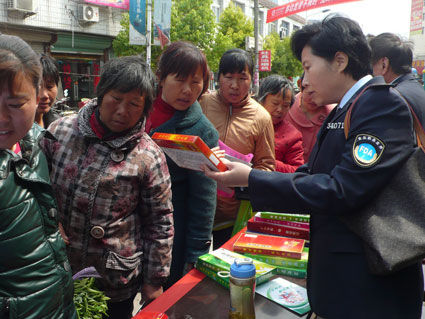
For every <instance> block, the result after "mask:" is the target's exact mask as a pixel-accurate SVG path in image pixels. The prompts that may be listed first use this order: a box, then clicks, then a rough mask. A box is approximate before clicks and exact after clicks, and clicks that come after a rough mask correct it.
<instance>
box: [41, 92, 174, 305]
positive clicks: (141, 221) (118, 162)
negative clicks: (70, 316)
mask: <svg viewBox="0 0 425 319" xmlns="http://www.w3.org/2000/svg"><path fill="white" fill-rule="evenodd" d="M96 107H97V102H96V100H93V101H92V102H91V103H89V104H87V105H86V106H85V107H84V108H82V109H81V110H80V112H79V113H78V114H76V115H72V116H68V117H63V118H61V119H59V120H58V121H56V122H53V123H52V124H51V125H50V126H49V130H50V131H51V132H52V133H53V135H55V136H56V138H57V141H56V142H53V143H52V142H49V141H46V143H45V145H44V148H45V150H46V154H47V156H48V158H49V160H50V162H51V174H50V176H51V179H52V186H53V188H54V190H55V193H56V199H57V202H58V206H59V210H60V213H61V221H62V223H63V226H64V229H65V232H66V233H67V235H68V236H69V238H70V244H69V246H68V256H69V258H70V261H71V266H72V269H73V271H74V272H77V271H79V270H81V269H82V268H85V267H88V266H94V267H96V269H97V271H98V272H99V273H100V274H101V275H102V280H100V285H101V286H100V287H99V288H101V289H103V290H104V291H105V293H106V294H107V295H108V296H109V297H111V298H112V300H113V301H120V300H124V299H127V298H130V297H131V296H132V295H133V294H135V293H136V292H137V290H138V289H139V288H140V281H141V280H142V277H143V281H144V282H145V283H149V284H158V285H159V284H162V283H163V282H164V281H165V280H166V278H167V277H168V274H169V267H170V263H171V247H172V241H173V234H174V229H173V217H172V204H171V185H170V184H171V183H170V176H169V173H168V168H167V164H166V160H165V156H164V154H163V153H162V151H161V150H160V149H159V147H158V146H157V145H156V144H155V143H154V142H153V141H152V140H151V139H150V137H149V136H148V135H147V134H146V133H144V132H143V125H142V123H139V124H137V125H136V126H135V127H134V128H133V129H132V130H131V131H130V132H129V133H128V134H127V135H124V136H121V137H117V138H115V139H113V140H108V141H105V140H100V139H99V138H98V137H97V136H96V135H95V134H94V132H93V131H92V129H91V127H90V124H89V119H90V116H91V115H92V113H93V111H94V109H95V108H96ZM95 226H97V227H96V228H93V227H95ZM99 227H100V228H101V229H99ZM94 229H97V230H98V232H97V233H94V232H93V231H94ZM102 229H103V231H104V234H102ZM99 232H100V236H99ZM141 274H143V276H142V275H141Z"/></svg>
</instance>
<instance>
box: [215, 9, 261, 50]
mask: <svg viewBox="0 0 425 319" xmlns="http://www.w3.org/2000/svg"><path fill="white" fill-rule="evenodd" d="M218 33H219V34H221V35H223V36H226V37H228V38H230V39H231V41H232V43H233V45H234V47H235V48H240V49H245V37H247V36H251V37H252V36H254V23H253V22H252V20H251V19H249V18H248V17H247V16H245V14H244V13H243V11H242V9H241V8H239V7H236V6H235V5H234V4H233V2H230V3H229V6H228V7H227V8H226V9H224V11H223V13H222V14H221V16H220V22H219V24H218Z"/></svg>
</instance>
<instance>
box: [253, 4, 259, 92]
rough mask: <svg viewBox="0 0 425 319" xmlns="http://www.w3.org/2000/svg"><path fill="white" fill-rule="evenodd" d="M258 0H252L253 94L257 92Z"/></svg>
mask: <svg viewBox="0 0 425 319" xmlns="http://www.w3.org/2000/svg"><path fill="white" fill-rule="evenodd" d="M258 31H259V30H258V0H254V39H255V42H254V43H255V45H254V56H255V57H254V86H253V91H254V94H257V93H258V87H259V78H260V76H259V73H258Z"/></svg>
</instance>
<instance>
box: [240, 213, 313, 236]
mask: <svg viewBox="0 0 425 319" xmlns="http://www.w3.org/2000/svg"><path fill="white" fill-rule="evenodd" d="M247 228H248V230H249V231H253V232H258V233H264V234H271V235H278V236H286V237H294V238H301V239H307V240H308V239H309V237H310V231H309V230H308V229H305V228H299V227H293V226H287V225H280V224H274V223H269V222H264V221H258V220H255V217H252V218H251V219H249V220H248V224H247Z"/></svg>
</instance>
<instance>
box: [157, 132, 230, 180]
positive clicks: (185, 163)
mask: <svg viewBox="0 0 425 319" xmlns="http://www.w3.org/2000/svg"><path fill="white" fill-rule="evenodd" d="M152 139H153V140H154V141H155V142H156V143H157V144H158V145H159V146H160V147H161V149H162V150H163V151H164V153H165V154H167V155H168V156H169V157H170V158H171V159H172V160H173V161H174V162H175V163H176V164H177V165H178V166H180V167H183V168H187V169H192V170H196V171H202V169H201V166H202V165H206V166H208V167H209V168H210V169H212V170H215V171H220V172H224V171H226V170H227V167H226V165H224V163H223V162H222V161H221V160H220V159H219V158H218V157H217V156H216V155H215V154H214V152H213V151H211V149H210V148H209V147H208V145H207V144H205V143H204V141H203V140H202V139H201V138H200V137H199V136H194V135H183V134H169V133H159V132H156V133H154V134H153V135H152Z"/></svg>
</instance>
